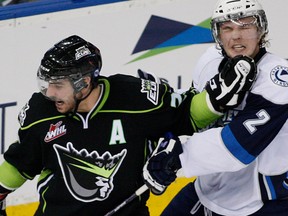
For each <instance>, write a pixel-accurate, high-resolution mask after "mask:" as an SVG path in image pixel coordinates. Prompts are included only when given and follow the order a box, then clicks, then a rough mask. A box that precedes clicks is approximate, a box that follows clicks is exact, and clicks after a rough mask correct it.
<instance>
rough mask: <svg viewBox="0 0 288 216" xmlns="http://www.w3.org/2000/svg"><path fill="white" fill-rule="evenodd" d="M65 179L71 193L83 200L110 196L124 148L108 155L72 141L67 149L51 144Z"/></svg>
mask: <svg viewBox="0 0 288 216" xmlns="http://www.w3.org/2000/svg"><path fill="white" fill-rule="evenodd" d="M53 147H54V150H55V151H56V154H57V158H58V162H59V164H60V167H61V171H62V174H63V177H64V180H65V184H66V187H67V188H68V190H69V192H70V193H71V194H72V196H73V197H74V198H75V199H77V200H80V201H83V202H93V201H95V200H97V201H102V200H105V199H107V198H108V197H109V195H110V193H111V191H112V190H113V188H114V184H113V177H114V175H115V173H117V171H118V169H119V167H120V166H121V163H122V161H123V160H124V158H125V156H126V153H127V150H126V149H123V150H122V151H121V152H120V153H118V154H115V155H111V154H110V152H105V153H104V154H103V155H99V154H98V152H97V151H92V152H90V153H89V152H88V151H87V150H86V149H81V150H77V149H75V148H74V146H73V144H72V143H70V142H69V143H67V145H66V148H65V147H63V146H60V145H58V144H54V145H53Z"/></svg>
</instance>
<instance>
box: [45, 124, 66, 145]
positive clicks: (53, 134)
mask: <svg viewBox="0 0 288 216" xmlns="http://www.w3.org/2000/svg"><path fill="white" fill-rule="evenodd" d="M65 134H66V128H65V125H62V121H60V122H57V123H56V124H51V125H50V128H49V131H48V132H47V134H46V136H45V139H44V141H45V142H50V141H52V140H55V139H57V138H59V137H60V136H63V135H65Z"/></svg>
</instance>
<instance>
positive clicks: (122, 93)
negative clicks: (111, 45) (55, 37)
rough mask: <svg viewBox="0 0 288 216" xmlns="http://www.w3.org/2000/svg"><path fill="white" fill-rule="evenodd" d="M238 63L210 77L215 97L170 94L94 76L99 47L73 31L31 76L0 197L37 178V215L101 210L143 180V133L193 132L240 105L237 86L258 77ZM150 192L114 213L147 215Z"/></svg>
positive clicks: (72, 215) (1, 174)
mask: <svg viewBox="0 0 288 216" xmlns="http://www.w3.org/2000/svg"><path fill="white" fill-rule="evenodd" d="M243 61H244V62H245V63H247V64H248V66H247V68H246V69H248V71H247V70H242V69H241V68H240V69H239V71H238V72H239V73H240V74H241V76H240V79H239V80H238V82H237V83H231V82H229V81H231V77H230V75H228V76H227V77H226V75H227V74H221V75H218V74H217V75H216V76H215V77H214V78H215V79H217V80H218V81H219V82H217V83H220V81H221V84H222V85H223V86H224V87H223V88H222V90H223V91H222V94H221V96H220V97H219V98H220V99H216V98H215V99H213V100H212V98H211V97H210V96H209V95H208V94H207V92H206V91H204V92H203V93H201V94H197V95H196V91H195V90H194V89H190V90H189V91H187V92H185V93H183V94H178V93H175V92H173V91H172V90H171V88H170V87H169V86H168V85H167V84H159V83H158V82H156V80H157V79H156V78H155V80H148V79H139V78H136V77H133V76H128V75H120V74H119V75H114V76H110V77H104V76H100V74H99V73H100V70H101V66H102V60H101V55H100V51H99V50H98V48H97V47H95V46H94V45H93V44H91V43H89V42H87V41H85V40H84V39H82V38H80V37H79V36H76V35H74V36H70V37H68V38H66V39H64V40H62V41H60V42H59V43H57V44H55V45H54V46H53V47H52V48H51V49H49V50H48V51H47V52H46V53H45V55H44V57H43V59H42V61H41V65H40V67H39V70H38V73H37V77H38V82H39V88H40V91H41V93H34V94H33V95H32V97H31V99H30V100H29V102H28V103H27V104H26V105H25V106H24V107H23V109H22V110H21V112H20V114H19V123H20V128H19V131H18V134H19V140H18V141H17V142H15V143H13V144H12V145H11V146H10V147H9V149H8V150H7V151H6V152H5V153H4V159H5V161H4V162H3V163H2V164H1V166H0V194H1V196H0V199H1V201H2V203H3V202H4V201H5V197H6V195H7V194H9V193H10V192H12V191H14V190H16V189H17V188H19V187H20V186H21V185H22V184H23V183H24V182H25V181H26V180H29V179H33V178H34V177H35V176H36V175H39V181H38V184H37V190H38V192H39V207H38V208H37V211H36V213H35V215H47V216H48V215H49V216H56V215H59V216H76V215H77V216H79V215H85V216H88V215H99V216H102V215H104V214H105V213H107V212H109V211H110V210H111V209H112V208H114V207H115V206H116V205H118V204H119V203H120V202H122V201H123V200H124V199H126V198H127V197H129V196H130V195H131V194H133V193H134V192H135V190H136V189H138V188H139V187H140V186H141V185H143V184H144V182H143V179H142V168H143V165H144V163H145V161H146V158H147V156H148V154H149V153H150V151H149V149H153V146H149V142H148V139H149V140H157V139H158V138H159V137H162V136H163V135H164V133H165V132H166V131H171V132H173V133H174V134H176V135H181V134H187V135H188V134H193V133H194V132H195V131H197V130H198V128H200V127H204V126H206V125H207V124H209V123H210V122H212V121H214V120H215V119H217V118H218V117H219V116H221V115H222V113H221V111H222V109H223V108H224V109H225V106H226V104H227V103H228V102H229V104H231V103H232V104H234V105H237V104H238V103H239V102H240V101H239V100H238V99H235V95H236V94H238V93H239V92H242V91H244V90H245V89H243V90H242V87H243V86H242V85H241V84H242V83H243V82H244V83H248V85H250V86H251V84H252V83H253V80H254V77H255V74H256V72H255V71H256V70H255V65H254V63H253V61H249V60H243ZM242 63H243V62H241V61H239V62H236V63H235V67H238V66H239V65H240V66H241V64H242ZM229 74H232V73H229ZM222 78H224V80H223V79H222ZM250 78H252V81H251V80H250ZM226 81H228V82H226ZM220 93H221V92H220ZM223 95H224V97H222V96H223ZM222 99H223V100H222ZM191 101H192V103H191ZM211 101H212V103H211ZM220 106H221V107H220ZM150 144H151V143H150ZM148 196H149V192H148V191H147V192H146V193H144V194H143V195H142V196H141V197H139V199H135V200H133V201H132V202H131V203H130V204H129V205H128V206H126V207H125V208H123V209H121V210H120V211H119V212H117V215H125V216H128V215H133V216H134V215H138V216H140V215H149V211H148V208H147V207H146V201H147V199H148Z"/></svg>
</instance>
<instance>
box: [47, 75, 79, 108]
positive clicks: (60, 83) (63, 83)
mask: <svg viewBox="0 0 288 216" xmlns="http://www.w3.org/2000/svg"><path fill="white" fill-rule="evenodd" d="M46 97H48V98H49V99H50V100H52V101H55V106H56V108H57V110H58V111H59V112H60V113H67V112H70V111H73V110H74V108H75V104H76V102H75V94H74V89H73V87H72V85H71V82H70V81H69V80H68V79H61V80H55V81H52V82H49V84H48V87H47V91H46Z"/></svg>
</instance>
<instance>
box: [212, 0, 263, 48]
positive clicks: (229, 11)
mask: <svg viewBox="0 0 288 216" xmlns="http://www.w3.org/2000/svg"><path fill="white" fill-rule="evenodd" d="M250 16H253V17H255V18H256V24H257V26H258V28H259V31H260V33H261V36H262V37H263V36H265V35H266V34H267V33H268V22H267V18H266V14H265V11H264V10H263V7H262V6H261V4H260V3H259V2H258V1H257V0H218V2H217V4H216V8H215V9H214V12H213V15H212V20H211V29H212V33H213V37H214V39H215V41H216V42H217V43H218V44H219V45H221V43H220V41H219V23H222V22H226V21H230V20H231V21H234V22H235V23H237V20H239V19H241V18H244V17H250Z"/></svg>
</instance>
